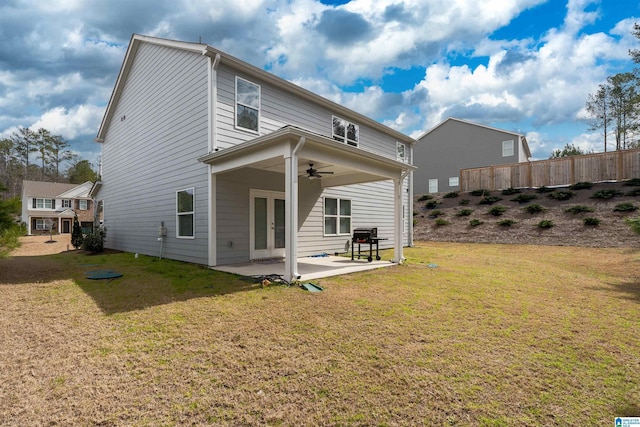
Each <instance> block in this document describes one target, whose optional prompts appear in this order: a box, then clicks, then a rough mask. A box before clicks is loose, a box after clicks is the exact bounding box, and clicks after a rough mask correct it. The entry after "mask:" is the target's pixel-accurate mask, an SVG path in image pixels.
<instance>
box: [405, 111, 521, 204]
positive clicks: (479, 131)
mask: <svg viewBox="0 0 640 427" xmlns="http://www.w3.org/2000/svg"><path fill="white" fill-rule="evenodd" d="M508 140H512V141H513V155H512V156H507V157H503V156H502V142H503V141H508ZM521 151H523V149H522V144H521V142H520V138H519V136H518V135H516V134H513V133H509V132H501V131H499V130H496V129H491V128H487V127H484V126H479V125H475V124H472V123H466V122H461V121H458V120H449V121H447V122H445V123H443V124H441V125H440V126H438V127H437V128H435V129H433V130H432V131H431V132H429V133H428V134H426V135H425V136H423V137H422V138H421V139H420V140H418V142H417V143H416V144H415V146H414V149H413V164H414V165H415V166H417V167H418V169H417V170H416V171H415V172H414V193H415V194H416V195H418V194H426V193H428V192H429V180H430V179H437V180H438V192H450V191H457V190H459V189H460V187H459V186H455V187H451V186H449V178H450V177H459V176H460V169H466V168H475V167H483V166H492V165H498V164H505V163H516V162H518V160H519V159H521ZM525 156H526V155H525Z"/></svg>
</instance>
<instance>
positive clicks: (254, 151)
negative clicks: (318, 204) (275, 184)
mask: <svg viewBox="0 0 640 427" xmlns="http://www.w3.org/2000/svg"><path fill="white" fill-rule="evenodd" d="M393 149H394V150H395V147H394V148H393ZM198 160H199V161H200V162H202V163H205V164H207V165H209V172H210V173H209V177H210V180H211V182H210V185H209V188H211V189H215V188H216V178H217V176H218V175H220V174H225V173H228V172H231V171H234V170H240V169H243V168H251V169H253V170H262V171H268V172H275V173H278V174H281V175H282V177H283V178H284V193H283V194H284V216H285V221H284V224H285V225H284V227H285V233H284V240H285V241H284V262H282V265H281V266H278V269H281V270H279V271H282V276H283V277H284V279H285V280H287V281H292V280H300V279H304V278H306V279H309V278H317V277H326V276H330V275H335V274H345V273H347V272H352V271H358V270H360V269H370V268H378V267H381V266H383V265H390V264H391V263H390V262H375V263H368V262H366V261H365V262H355V261H351V259H350V258H341V257H338V259H335V260H333V259H331V260H319V259H315V260H311V261H310V259H309V258H299V252H298V232H299V230H298V224H299V221H298V210H299V193H298V191H299V188H298V179H299V175H300V174H304V172H305V170H306V169H307V168H308V167H309V165H310V164H313V165H314V168H317V169H321V170H322V171H327V172H330V175H329V174H327V175H326V176H324V177H323V178H322V179H321V181H320V185H321V187H322V188H329V187H339V186H345V185H352V184H362V183H368V182H376V181H392V182H393V206H392V208H391V209H390V210H393V212H390V217H393V229H394V231H393V237H392V238H390V241H391V243H392V245H393V249H394V258H393V260H392V262H393V263H395V264H399V263H402V261H403V259H404V258H403V255H402V249H403V225H404V218H403V182H404V179H405V178H407V176H408V175H409V173H410V172H411V171H412V170H414V169H415V167H414V166H411V165H409V164H407V163H404V162H401V161H398V160H395V159H394V158H390V157H386V156H382V155H379V154H376V153H373V152H370V151H365V150H362V149H360V148H356V147H352V146H349V145H347V144H344V143H341V142H338V141H335V140H333V139H331V138H328V137H326V136H323V135H319V134H315V133H312V132H309V131H307V130H304V129H300V128H297V127H294V126H285V127H283V128H281V129H279V130H277V131H275V132H272V133H270V134H267V135H264V136H260V137H258V138H255V139H252V140H249V141H247V142H244V143H242V144H239V145H236V146H233V147H230V148H227V149H225V150H220V151H213V152H212V153H210V154H207V155H205V156H202V157H200V158H199V159H198ZM305 179H306V178H305ZM212 191H213V193H212V194H211V197H210V199H211V209H209V212H210V218H209V221H208V223H209V266H210V267H212V268H216V269H219V270H222V271H230V270H229V269H237V268H241V267H242V268H244V269H245V270H244V271H256V270H252V269H254V268H256V269H257V270H260V271H265V270H264V269H263V268H262V267H261V264H259V263H255V262H254V263H243V264H242V265H235V266H234V265H228V266H220V265H218V264H219V263H218V254H217V251H218V247H217V246H216V236H217V233H216V231H217V230H216V227H217V225H216V224H217V221H216V215H217V206H216V194H215V190H212ZM410 199H411V198H410V197H409V203H411V201H410ZM411 209H412V208H411V206H409V212H411ZM247 258H249V257H247ZM262 265H263V264H262ZM273 267H274V268H273V269H275V267H276V265H275V264H274V266H273ZM347 267H349V268H347ZM236 271H240V270H235V271H232V272H236ZM322 271H325V272H322ZM273 273H276V272H275V271H273ZM237 274H244V273H237ZM277 274H279V273H277ZM244 275H252V274H244Z"/></svg>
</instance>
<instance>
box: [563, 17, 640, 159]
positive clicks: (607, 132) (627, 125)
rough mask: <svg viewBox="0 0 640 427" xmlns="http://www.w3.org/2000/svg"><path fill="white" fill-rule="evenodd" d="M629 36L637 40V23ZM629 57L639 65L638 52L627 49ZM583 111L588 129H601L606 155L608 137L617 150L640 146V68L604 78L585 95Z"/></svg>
mask: <svg viewBox="0 0 640 427" xmlns="http://www.w3.org/2000/svg"><path fill="white" fill-rule="evenodd" d="M632 34H633V35H634V36H635V37H636V38H637V39H640V24H638V23H636V24H634V26H633V31H632ZM629 55H630V56H631V59H632V60H633V62H634V63H636V64H640V49H630V50H629ZM585 108H586V111H587V114H588V116H589V117H588V123H589V130H590V131H595V130H602V134H603V135H604V141H603V142H604V151H605V152H606V151H607V149H608V144H609V139H610V138H611V137H613V138H614V139H615V147H616V148H615V149H616V150H626V149H630V148H638V147H640V139H638V136H637V132H638V131H639V130H640V68H635V69H634V70H633V71H632V72H625V73H618V74H616V75H613V76H609V77H607V80H606V82H604V83H602V84H601V85H599V86H598V89H597V90H596V91H595V92H594V93H591V94H589V95H588V97H587V102H586V104H585ZM565 148H566V147H565ZM580 154H582V153H580Z"/></svg>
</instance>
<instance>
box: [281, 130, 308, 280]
mask: <svg viewBox="0 0 640 427" xmlns="http://www.w3.org/2000/svg"><path fill="white" fill-rule="evenodd" d="M304 143H305V138H304V137H301V138H300V140H299V141H298V143H297V144H296V146H295V147H292V148H291V151H290V153H288V154H286V155H285V157H284V180H285V220H284V223H285V244H284V254H285V260H284V279H285V280H286V281H288V282H291V281H294V280H297V279H298V278H299V277H300V274H298V152H299V151H300V149H301V148H302V146H303V145H304Z"/></svg>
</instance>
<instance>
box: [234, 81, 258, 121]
mask: <svg viewBox="0 0 640 427" xmlns="http://www.w3.org/2000/svg"><path fill="white" fill-rule="evenodd" d="M259 122H260V86H258V85H256V84H254V83H251V82H250V81H247V80H245V79H242V78H240V77H236V127H238V128H241V129H246V130H249V131H252V132H256V133H258V123H259Z"/></svg>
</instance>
